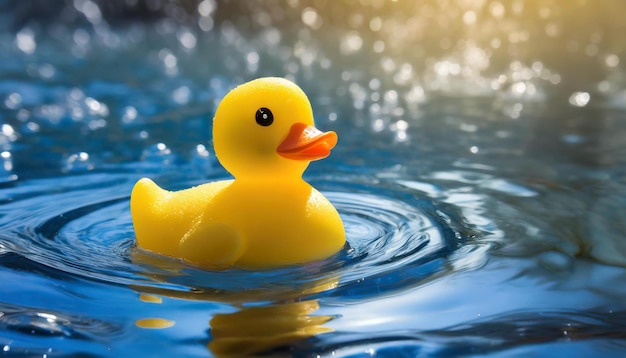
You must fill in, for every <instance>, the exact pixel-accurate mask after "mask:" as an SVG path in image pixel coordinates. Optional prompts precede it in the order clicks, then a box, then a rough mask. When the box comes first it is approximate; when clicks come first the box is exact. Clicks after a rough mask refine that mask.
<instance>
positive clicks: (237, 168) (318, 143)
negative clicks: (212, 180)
mask: <svg viewBox="0 0 626 358" xmlns="http://www.w3.org/2000/svg"><path fill="white" fill-rule="evenodd" d="M213 142H214V145H215V154H216V156H217V158H218V160H219V161H220V163H222V165H223V166H224V168H226V170H228V171H229V172H230V173H231V174H232V175H234V176H235V178H253V179H259V178H277V177H294V176H297V177H300V176H301V175H302V173H303V172H304V170H305V169H306V167H307V166H308V165H309V162H310V161H312V160H317V159H322V158H325V157H327V156H328V155H329V154H330V150H331V149H332V148H333V147H334V146H335V144H336V143H337V134H335V133H334V132H325V133H324V132H320V131H319V130H317V129H316V128H315V127H314V123H313V111H312V109H311V104H310V103H309V100H308V98H307V96H306V94H304V92H303V91H302V90H301V89H300V87H298V86H297V85H296V84H294V83H293V82H290V81H288V80H286V79H283V78H276V77H267V78H259V79H256V80H253V81H250V82H247V83H245V84H242V85H240V86H238V87H237V88H235V89H233V90H232V91H230V92H229V93H228V94H227V95H226V96H225V97H224V99H223V100H222V102H221V103H220V104H219V106H218V108H217V111H216V112H215V118H214V119H213Z"/></svg>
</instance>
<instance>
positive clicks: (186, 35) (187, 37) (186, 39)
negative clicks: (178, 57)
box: [177, 30, 197, 50]
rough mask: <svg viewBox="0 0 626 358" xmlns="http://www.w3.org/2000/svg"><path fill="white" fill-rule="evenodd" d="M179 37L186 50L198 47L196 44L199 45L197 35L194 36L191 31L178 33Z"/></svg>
mask: <svg viewBox="0 0 626 358" xmlns="http://www.w3.org/2000/svg"><path fill="white" fill-rule="evenodd" d="M177 37H178V41H179V42H180V43H181V45H183V47H185V48H186V49H189V50H191V49H193V48H195V47H196V43H197V39H196V35H194V34H192V33H191V32H190V31H189V30H183V31H180V32H178V34H177Z"/></svg>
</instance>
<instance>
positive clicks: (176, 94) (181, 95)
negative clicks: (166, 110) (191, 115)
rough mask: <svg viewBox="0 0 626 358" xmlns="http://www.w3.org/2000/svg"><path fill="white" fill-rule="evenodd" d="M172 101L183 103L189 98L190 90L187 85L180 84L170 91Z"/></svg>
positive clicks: (187, 101)
mask: <svg viewBox="0 0 626 358" xmlns="http://www.w3.org/2000/svg"><path fill="white" fill-rule="evenodd" d="M172 99H173V100H174V102H176V103H178V104H180V105H185V104H187V103H189V101H190V100H191V90H190V89H189V87H188V86H180V87H178V88H176V89H175V90H174V91H173V92H172Z"/></svg>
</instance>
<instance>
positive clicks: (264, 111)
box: [256, 107, 274, 127]
mask: <svg viewBox="0 0 626 358" xmlns="http://www.w3.org/2000/svg"><path fill="white" fill-rule="evenodd" d="M256 122H257V123H258V124H259V125H262V126H263V127H267V126H269V125H270V124H272V122H274V115H273V114H272V111H270V110H269V108H265V107H262V108H259V109H257V110H256Z"/></svg>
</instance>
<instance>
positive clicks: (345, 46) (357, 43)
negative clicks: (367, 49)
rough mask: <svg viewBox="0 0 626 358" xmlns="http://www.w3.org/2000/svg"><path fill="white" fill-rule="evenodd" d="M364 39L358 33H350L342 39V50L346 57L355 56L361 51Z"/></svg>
mask: <svg viewBox="0 0 626 358" xmlns="http://www.w3.org/2000/svg"><path fill="white" fill-rule="evenodd" d="M362 46H363V39H362V38H361V36H360V35H359V33H358V32H357V31H350V32H348V33H347V34H345V35H344V36H343V37H342V38H341V43H340V47H339V48H340V50H341V53H343V54H344V55H350V54H353V53H355V52H357V51H359V50H360V49H361V47H362Z"/></svg>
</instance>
